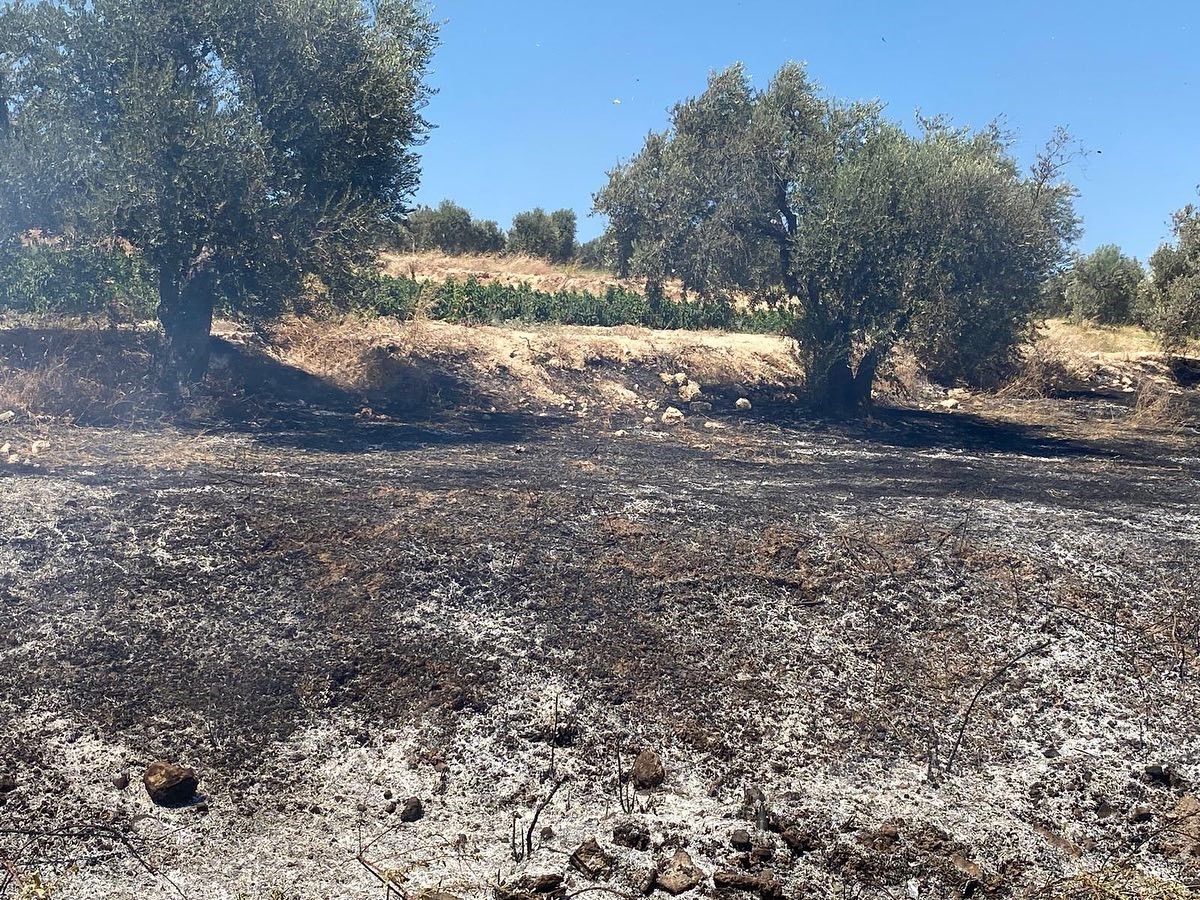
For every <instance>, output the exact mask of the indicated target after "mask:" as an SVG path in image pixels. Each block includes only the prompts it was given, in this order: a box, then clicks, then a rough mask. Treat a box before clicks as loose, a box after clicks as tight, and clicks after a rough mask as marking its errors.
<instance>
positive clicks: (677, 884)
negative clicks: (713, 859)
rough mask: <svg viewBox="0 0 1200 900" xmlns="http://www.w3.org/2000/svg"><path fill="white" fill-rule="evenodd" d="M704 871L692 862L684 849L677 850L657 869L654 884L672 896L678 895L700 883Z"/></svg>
mask: <svg viewBox="0 0 1200 900" xmlns="http://www.w3.org/2000/svg"><path fill="white" fill-rule="evenodd" d="M703 880H704V872H703V871H701V869H700V867H699V866H697V865H696V864H695V863H694V862H692V858H691V856H689V855H688V852H687V851H686V850H678V851H676V853H675V855H674V856H673V857H672V858H671V861H670V862H669V863H667V864H666V865H664V866H661V867H660V868H659V870H658V879H657V880H656V882H655V883H656V885H657V886H658V887H660V888H662V889H663V890H664V891H666V892H667V893H668V894H670V895H672V896H675V897H677V896H679V895H680V894H682V893H684V892H685V891H690V890H691V889H692V888H694V887H696V886H697V885H698V884H700V882H701V881H703Z"/></svg>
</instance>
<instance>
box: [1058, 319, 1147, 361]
mask: <svg viewBox="0 0 1200 900" xmlns="http://www.w3.org/2000/svg"><path fill="white" fill-rule="evenodd" d="M1039 337H1040V338H1041V340H1042V341H1043V342H1045V343H1047V344H1049V345H1050V346H1053V347H1056V348H1059V349H1061V350H1063V351H1064V352H1066V353H1070V354H1075V355H1080V356H1085V355H1086V356H1094V355H1095V354H1097V353H1099V354H1101V356H1111V355H1116V356H1125V357H1135V356H1140V355H1143V354H1153V355H1157V354H1159V353H1160V352H1161V349H1160V347H1159V346H1158V341H1157V340H1156V339H1155V337H1154V335H1152V334H1151V333H1150V332H1148V331H1147V330H1146V329H1144V328H1141V327H1139V326H1137V325H1095V324H1092V323H1089V322H1071V321H1068V320H1066V319H1050V320H1048V321H1047V322H1046V323H1045V325H1043V326H1042V328H1041V331H1040V334H1039Z"/></svg>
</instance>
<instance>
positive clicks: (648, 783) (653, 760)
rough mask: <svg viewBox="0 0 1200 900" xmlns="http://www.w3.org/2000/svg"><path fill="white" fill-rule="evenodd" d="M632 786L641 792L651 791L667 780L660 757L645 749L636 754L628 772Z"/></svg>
mask: <svg viewBox="0 0 1200 900" xmlns="http://www.w3.org/2000/svg"><path fill="white" fill-rule="evenodd" d="M629 775H630V777H631V778H632V779H633V785H634V787H636V788H637V789H638V790H641V791H652V790H654V789H655V788H656V787H661V786H662V783H663V782H664V781H666V780H667V771H666V769H664V768H663V763H662V757H660V756H659V755H658V754H657V753H655V752H654V751H653V750H651V749H649V748H647V749H645V750H643V751H642V752H641V753H639V754H638V756H637V759H635V760H634V761H633V768H632V769H631V770H630V771H629Z"/></svg>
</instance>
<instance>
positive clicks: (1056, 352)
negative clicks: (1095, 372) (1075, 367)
mask: <svg viewBox="0 0 1200 900" xmlns="http://www.w3.org/2000/svg"><path fill="white" fill-rule="evenodd" d="M1078 381H1079V378H1078V376H1077V374H1076V373H1075V372H1073V371H1072V368H1071V365H1070V361H1069V358H1068V357H1067V355H1066V354H1065V353H1064V352H1063V351H1062V350H1060V349H1058V348H1055V347H1047V346H1046V345H1044V344H1041V343H1038V344H1035V345H1034V346H1032V347H1030V348H1029V349H1028V350H1027V351H1026V352H1025V354H1024V356H1023V357H1022V360H1021V364H1020V367H1019V368H1018V370H1017V372H1016V374H1015V375H1013V377H1012V378H1010V379H1009V380H1008V382H1007V383H1006V384H1005V385H1004V387H1003V388H1001V389H1000V391H999V392H998V394H999V396H1001V397H1005V398H1009V399H1014V400H1040V399H1044V398H1047V397H1053V396H1055V395H1056V394H1059V393H1061V392H1063V391H1065V390H1069V389H1071V388H1073V387H1076V386H1077V385H1078Z"/></svg>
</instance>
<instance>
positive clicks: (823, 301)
mask: <svg viewBox="0 0 1200 900" xmlns="http://www.w3.org/2000/svg"><path fill="white" fill-rule="evenodd" d="M1066 145H1067V139H1066V137H1065V136H1064V135H1059V136H1058V137H1057V140H1056V142H1055V143H1054V144H1053V145H1052V146H1051V147H1050V149H1049V150H1048V151H1047V154H1046V155H1044V156H1043V157H1042V158H1041V159H1039V164H1038V166H1035V168H1034V171H1033V172H1032V173H1030V174H1029V175H1023V174H1022V172H1021V170H1020V168H1019V167H1018V165H1017V163H1016V162H1015V161H1014V159H1013V158H1012V156H1011V154H1010V152H1009V151H1010V142H1009V140H1008V139H1007V138H1006V136H1005V135H1004V134H1003V133H1002V132H1001V131H1000V129H999V128H997V127H995V126H992V127H989V128H986V129H984V130H982V131H978V132H972V131H968V130H966V129H956V128H952V127H950V126H949V125H948V124H946V123H945V122H944V121H942V120H937V119H935V120H923V121H922V130H921V133H920V135H919V136H916V137H914V136H911V135H909V134H907V133H906V132H905V131H904V130H903V129H901V128H900V127H899V126H898V125H896V124H894V123H892V122H890V121H888V120H887V119H886V118H885V117H884V115H883V111H882V107H881V106H880V104H878V103H845V102H841V101H838V100H834V99H831V98H828V97H826V96H825V95H824V94H823V93H822V92H821V91H820V90H819V89H818V88H817V87H816V86H815V85H814V84H813V83H812V82H811V81H810V80H809V78H808V76H807V74H806V72H805V70H804V68H803V67H802V66H800V65H797V64H789V65H786V66H784V67H783V68H782V69H781V70H780V71H779V73H778V74H777V75H776V76H775V77H774V78H773V79H772V81H771V82H770V84H769V85H768V86H767V87H765V88H763V89H756V88H754V87H753V86H752V85H751V82H750V79H749V78H748V77H747V75H746V73H745V71H744V70H743V69H742V67H741V66H734V67H733V68H730V69H728V70H727V71H724V72H721V73H718V74H715V75H713V76H712V77H711V79H710V81H709V84H708V89H707V90H706V91H705V92H704V93H703V94H701V95H700V96H699V97H696V98H693V99H690V100H687V101H685V102H683V103H680V104H679V105H677V106H676V107H675V108H674V110H673V112H672V114H671V127H670V129H669V130H668V131H666V132H662V133H653V134H651V135H650V136H649V137H648V138H647V139H646V143H645V145H644V147H643V148H642V150H641V152H640V153H639V154H638V155H637V156H635V157H634V158H633V159H632V160H630V161H629V162H628V163H627V164H625V165H622V166H620V167H619V168H617V169H616V170H614V171H613V172H611V173H610V175H609V181H608V184H607V185H606V186H605V187H604V188H603V189H602V190H601V191H600V192H599V193H598V194H597V196H596V201H595V205H596V210H597V211H598V212H600V213H603V214H606V215H607V216H608V217H609V221H610V232H609V233H610V236H611V239H612V241H613V242H614V244H615V246H616V249H617V261H618V264H619V266H620V268H621V269H622V270H623V272H624V273H625V274H631V275H637V276H641V277H645V278H646V279H647V280H648V281H649V282H650V283H651V285H653V284H654V283H655V282H659V283H661V282H662V281H663V280H666V279H678V280H679V281H680V282H682V284H683V286H684V288H685V289H687V290H691V291H695V292H698V293H700V294H701V295H703V296H706V297H708V298H713V299H723V300H725V301H726V302H761V301H766V302H770V303H775V304H779V305H786V306H788V307H790V308H791V309H793V310H794V313H795V318H794V322H795V325H794V328H793V336H794V337H795V338H797V340H798V342H799V345H800V347H801V350H802V353H803V355H804V357H805V361H806V364H807V371H808V380H809V386H810V389H811V391H812V393H813V395H814V397H815V398H816V399H817V401H818V402H819V403H820V404H821V405H823V406H825V407H826V408H828V409H830V410H832V411H848V410H853V409H855V408H859V407H861V406H863V405H865V404H867V403H869V401H870V391H871V385H872V383H873V382H874V379H875V375H876V373H877V371H878V369H879V367H880V365H881V364H882V363H883V362H884V360H885V359H886V358H887V356H888V355H889V353H890V352H891V350H892V348H893V347H894V346H895V345H896V344H897V342H899V341H901V340H907V341H909V342H910V343H911V344H912V345H913V346H914V349H916V350H917V352H918V355H919V356H920V357H921V358H922V359H923V361H925V362H926V363H927V364H928V365H929V366H930V367H931V368H943V369H949V370H951V371H953V372H954V373H955V374H956V375H957V376H958V377H962V378H967V379H973V380H982V379H984V378H986V377H988V376H989V375H990V374H991V370H992V369H995V368H997V367H999V366H1001V365H1002V363H1003V362H1005V361H1007V360H1008V359H1009V358H1011V356H1012V355H1013V354H1014V353H1015V351H1016V348H1017V347H1018V346H1019V345H1020V343H1021V342H1022V341H1023V340H1024V339H1025V338H1026V337H1027V336H1028V330H1029V327H1030V323H1031V321H1032V316H1033V313H1034V311H1035V310H1036V308H1037V306H1038V301H1039V291H1040V288H1041V285H1042V283H1043V281H1045V279H1046V277H1047V276H1048V275H1049V274H1051V272H1052V271H1054V270H1055V269H1056V268H1057V267H1058V266H1059V265H1060V264H1061V262H1062V259H1063V257H1064V254H1065V251H1066V247H1067V244H1068V243H1069V241H1070V240H1071V239H1072V238H1073V237H1074V234H1075V228H1076V222H1075V218H1074V215H1073V212H1072V207H1071V200H1072V197H1073V191H1072V189H1071V188H1070V187H1069V186H1068V185H1066V184H1063V183H1060V181H1059V175H1060V173H1061V162H1062V151H1063V150H1064V148H1065V147H1066Z"/></svg>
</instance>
